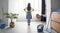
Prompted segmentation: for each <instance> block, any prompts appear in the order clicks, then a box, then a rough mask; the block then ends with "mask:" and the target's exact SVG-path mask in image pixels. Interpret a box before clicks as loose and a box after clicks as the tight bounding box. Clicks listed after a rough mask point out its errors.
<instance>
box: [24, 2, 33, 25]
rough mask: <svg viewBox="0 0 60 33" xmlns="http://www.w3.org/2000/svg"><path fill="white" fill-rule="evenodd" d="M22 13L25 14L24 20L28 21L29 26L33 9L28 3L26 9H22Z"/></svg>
mask: <svg viewBox="0 0 60 33" xmlns="http://www.w3.org/2000/svg"><path fill="white" fill-rule="evenodd" d="M24 11H25V12H26V19H27V21H28V25H30V21H31V19H32V15H31V12H32V11H34V9H33V8H31V5H30V3H28V6H27V8H25V9H24Z"/></svg>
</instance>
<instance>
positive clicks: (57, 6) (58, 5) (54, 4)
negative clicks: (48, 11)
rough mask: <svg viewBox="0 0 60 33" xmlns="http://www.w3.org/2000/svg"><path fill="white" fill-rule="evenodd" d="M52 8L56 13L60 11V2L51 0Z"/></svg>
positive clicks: (59, 0)
mask: <svg viewBox="0 0 60 33" xmlns="http://www.w3.org/2000/svg"><path fill="white" fill-rule="evenodd" d="M51 8H52V11H54V12H55V11H57V9H60V0H51Z"/></svg>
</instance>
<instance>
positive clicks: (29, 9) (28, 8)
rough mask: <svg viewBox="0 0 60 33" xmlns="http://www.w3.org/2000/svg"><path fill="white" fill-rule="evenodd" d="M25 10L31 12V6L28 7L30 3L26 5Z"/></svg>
mask: <svg viewBox="0 0 60 33" xmlns="http://www.w3.org/2000/svg"><path fill="white" fill-rule="evenodd" d="M27 10H28V11H31V5H30V3H28V6H27Z"/></svg>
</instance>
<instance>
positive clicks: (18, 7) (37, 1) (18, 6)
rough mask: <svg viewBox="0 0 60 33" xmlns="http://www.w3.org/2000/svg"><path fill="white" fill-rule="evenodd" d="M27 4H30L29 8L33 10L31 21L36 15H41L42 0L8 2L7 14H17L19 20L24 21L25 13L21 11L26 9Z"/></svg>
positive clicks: (10, 0) (13, 0)
mask: <svg viewBox="0 0 60 33" xmlns="http://www.w3.org/2000/svg"><path fill="white" fill-rule="evenodd" d="M28 3H31V7H32V8H34V11H33V12H32V17H33V18H32V19H34V18H35V17H36V14H37V13H38V14H40V15H41V6H42V0H9V13H10V12H13V13H18V14H19V18H20V19H22V20H23V19H26V18H25V17H26V15H25V14H26V13H25V12H24V10H23V9H24V8H26V7H27V4H28ZM22 17H23V18H22Z"/></svg>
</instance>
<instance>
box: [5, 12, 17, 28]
mask: <svg viewBox="0 0 60 33" xmlns="http://www.w3.org/2000/svg"><path fill="white" fill-rule="evenodd" d="M17 16H18V14H15V13H6V18H10V20H11V22H10V27H11V28H14V26H15V24H14V22H13V19H16V18H18V17H17Z"/></svg>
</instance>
